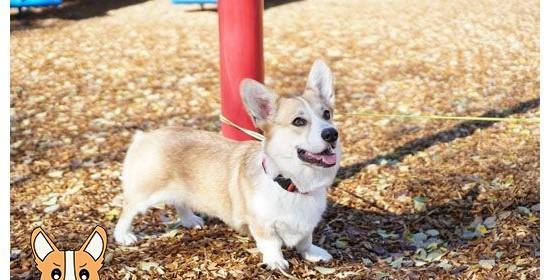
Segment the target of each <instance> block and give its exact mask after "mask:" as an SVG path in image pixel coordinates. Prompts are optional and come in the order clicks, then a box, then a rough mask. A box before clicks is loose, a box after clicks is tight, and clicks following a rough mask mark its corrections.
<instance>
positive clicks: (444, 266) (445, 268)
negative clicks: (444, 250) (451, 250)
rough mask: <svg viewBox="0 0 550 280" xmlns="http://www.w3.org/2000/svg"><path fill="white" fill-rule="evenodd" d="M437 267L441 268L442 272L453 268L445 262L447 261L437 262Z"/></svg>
mask: <svg viewBox="0 0 550 280" xmlns="http://www.w3.org/2000/svg"><path fill="white" fill-rule="evenodd" d="M437 267H439V268H442V269H444V270H449V269H451V268H453V265H452V264H450V263H449V261H447V260H442V261H440V262H439V264H438V265H437Z"/></svg>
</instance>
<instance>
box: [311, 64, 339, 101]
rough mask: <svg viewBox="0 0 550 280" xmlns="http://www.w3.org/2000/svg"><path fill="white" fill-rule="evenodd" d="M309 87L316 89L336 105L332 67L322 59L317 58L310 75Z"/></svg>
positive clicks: (325, 98) (326, 99)
mask: <svg viewBox="0 0 550 280" xmlns="http://www.w3.org/2000/svg"><path fill="white" fill-rule="evenodd" d="M307 87H308V88H312V89H314V90H316V91H317V92H318V93H319V94H320V95H321V98H323V99H324V100H325V101H326V102H328V104H329V105H330V106H331V107H334V78H333V77H332V72H331V71H330V68H328V66H327V65H326V64H325V63H324V62H323V61H322V60H319V59H317V60H315V62H314V63H313V66H311V71H309V76H308V78H307Z"/></svg>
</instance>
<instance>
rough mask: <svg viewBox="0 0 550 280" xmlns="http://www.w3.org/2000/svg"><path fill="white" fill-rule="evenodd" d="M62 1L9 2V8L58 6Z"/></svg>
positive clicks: (27, 0) (12, 0)
mask: <svg viewBox="0 0 550 280" xmlns="http://www.w3.org/2000/svg"><path fill="white" fill-rule="evenodd" d="M62 2H63V0H10V8H26V7H46V6H59V5H61V3H62Z"/></svg>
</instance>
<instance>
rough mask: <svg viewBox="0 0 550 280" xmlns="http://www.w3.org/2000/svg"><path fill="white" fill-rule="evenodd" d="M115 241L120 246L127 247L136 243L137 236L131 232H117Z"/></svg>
mask: <svg viewBox="0 0 550 280" xmlns="http://www.w3.org/2000/svg"><path fill="white" fill-rule="evenodd" d="M115 241H116V242H117V243H118V244H120V245H124V246H127V245H131V244H134V243H136V241H137V236H136V235H135V234H133V233H131V232H124V233H120V232H116V231H115Z"/></svg>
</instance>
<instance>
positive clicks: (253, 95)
mask: <svg viewBox="0 0 550 280" xmlns="http://www.w3.org/2000/svg"><path fill="white" fill-rule="evenodd" d="M275 98H276V96H275V94H274V93H272V92H271V91H270V90H269V89H267V88H266V87H265V86H264V85H262V84H261V83H260V82H257V81H255V80H252V79H244V80H242V81H241V99H242V101H243V103H244V106H245V107H246V109H247V111H248V114H249V115H250V116H251V117H252V119H253V120H254V123H255V124H256V125H261V124H262V122H263V121H265V120H267V119H268V118H269V117H270V116H271V115H272V114H273V110H274V107H273V106H274V102H275Z"/></svg>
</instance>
